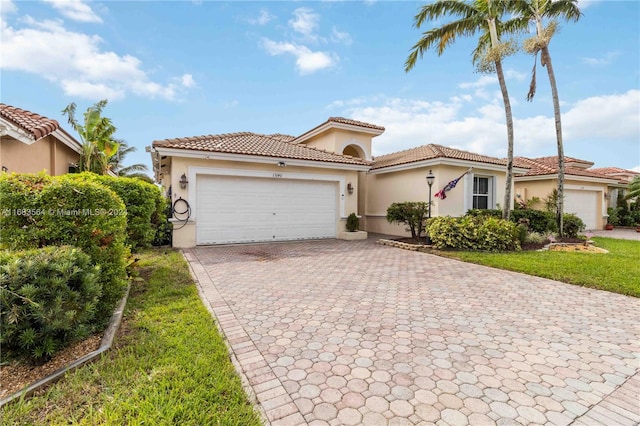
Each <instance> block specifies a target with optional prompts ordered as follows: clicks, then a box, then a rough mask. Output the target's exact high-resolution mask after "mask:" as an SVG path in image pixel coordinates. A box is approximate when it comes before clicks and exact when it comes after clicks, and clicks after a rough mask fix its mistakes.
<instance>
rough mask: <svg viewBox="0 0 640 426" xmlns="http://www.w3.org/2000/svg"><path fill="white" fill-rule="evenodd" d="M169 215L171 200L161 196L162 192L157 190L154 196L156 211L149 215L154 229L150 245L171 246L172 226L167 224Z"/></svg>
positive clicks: (169, 223)
mask: <svg viewBox="0 0 640 426" xmlns="http://www.w3.org/2000/svg"><path fill="white" fill-rule="evenodd" d="M170 215H171V200H169V198H167V197H165V196H164V195H163V194H162V191H160V190H158V195H157V196H156V209H155V211H154V212H153V214H152V215H151V223H152V224H153V226H154V227H155V229H156V233H155V236H154V237H153V241H152V242H151V245H153V246H164V245H171V241H172V240H173V226H172V225H171V222H169V216H170Z"/></svg>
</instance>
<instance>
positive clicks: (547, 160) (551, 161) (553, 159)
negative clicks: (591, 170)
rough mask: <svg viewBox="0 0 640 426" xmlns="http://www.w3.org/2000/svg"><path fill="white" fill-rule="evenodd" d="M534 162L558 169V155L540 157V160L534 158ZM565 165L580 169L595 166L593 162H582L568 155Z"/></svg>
mask: <svg viewBox="0 0 640 426" xmlns="http://www.w3.org/2000/svg"><path fill="white" fill-rule="evenodd" d="M532 160H534V161H536V162H538V163H542V164H546V165H548V166H550V167H556V168H557V167H558V156H557V155H551V156H548V157H538V158H533V159H532ZM564 164H565V165H568V164H576V165H577V166H578V168H583V169H586V168H588V167H591V166H593V162H592V161H587V160H581V159H579V158H574V157H567V156H566V155H565V156H564Z"/></svg>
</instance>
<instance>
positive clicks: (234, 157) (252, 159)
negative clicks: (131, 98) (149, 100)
mask: <svg viewBox="0 0 640 426" xmlns="http://www.w3.org/2000/svg"><path fill="white" fill-rule="evenodd" d="M153 149H154V151H155V152H158V153H159V154H161V155H166V156H172V157H185V158H200V159H205V160H225V161H239V162H245V163H260V164H276V165H277V164H278V163H280V162H285V163H286V165H289V166H302V167H318V168H327V169H345V170H357V171H368V170H369V169H370V168H371V166H370V165H368V164H353V163H339V162H331V161H322V160H303V159H297V158H289V157H283V156H267V155H251V154H234V153H227V152H215V151H200V150H193V149H181V148H165V147H162V146H154V147H153Z"/></svg>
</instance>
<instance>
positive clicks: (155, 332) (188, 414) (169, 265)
mask: <svg viewBox="0 0 640 426" xmlns="http://www.w3.org/2000/svg"><path fill="white" fill-rule="evenodd" d="M140 258H141V259H140V262H139V264H140V270H141V275H142V276H143V277H144V278H145V281H144V282H134V283H133V284H132V289H131V294H130V296H129V302H128V304H127V312H126V314H125V319H124V322H123V325H122V327H124V328H123V330H124V333H123V334H120V335H119V336H118V337H117V340H116V344H115V345H116V347H115V348H113V349H112V350H111V351H109V352H107V354H106V355H105V356H104V357H103V358H102V359H100V360H99V361H97V362H95V363H93V364H90V365H87V366H84V367H82V368H80V369H78V370H76V371H75V372H73V373H71V374H69V375H68V376H67V377H66V378H65V379H64V380H62V381H60V382H58V383H57V384H55V385H54V386H52V387H51V388H49V389H48V390H46V391H44V392H43V393H42V394H41V395H38V396H34V397H32V398H31V399H27V400H26V401H20V402H16V403H12V404H9V405H8V406H7V407H4V408H3V409H2V411H1V412H0V418H2V423H3V424H54V425H55V424H88V425H95V424H113V425H124V424H149V425H162V424H165V425H174V424H180V425H196V424H197V425H204V424H207V425H259V424H260V421H259V417H258V416H257V414H256V413H255V412H254V411H253V408H252V406H251V404H250V403H249V402H248V400H247V397H246V395H245V393H244V392H243V390H242V387H241V383H240V379H239V377H238V376H237V375H236V373H235V371H234V368H233V365H232V364H231V362H230V361H229V357H228V354H227V349H226V347H225V345H224V341H223V340H222V338H221V337H220V335H219V334H218V332H217V330H216V327H215V324H214V322H213V319H212V318H211V316H210V315H209V313H208V311H207V310H206V309H205V308H204V306H203V305H202V303H201V301H200V299H199V297H198V293H197V289H196V287H195V285H194V283H193V281H192V279H191V276H190V275H189V271H188V267H187V264H186V262H185V261H184V259H183V258H182V256H181V255H180V254H179V253H178V252H174V251H171V250H165V251H162V250H149V251H146V252H144V253H142V254H141V255H140Z"/></svg>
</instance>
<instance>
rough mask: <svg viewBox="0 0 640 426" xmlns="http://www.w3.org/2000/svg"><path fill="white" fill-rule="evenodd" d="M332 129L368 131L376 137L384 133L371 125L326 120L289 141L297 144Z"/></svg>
mask: <svg viewBox="0 0 640 426" xmlns="http://www.w3.org/2000/svg"><path fill="white" fill-rule="evenodd" d="M331 129H340V130H351V131H356V132H359V133H368V134H370V135H373V136H374V137H375V136H379V135H381V134H383V133H384V130H383V129H374V128H371V127H364V126H357V125H354V124H346V123H338V122H335V121H325V122H324V123H322V124H320V125H319V126H316V127H314V128H313V129H311V130H309V131H307V132H305V133H303V134H301V135H300V136H298V137H297V138H295V139H293V140H292V141H290V142H289V143H295V144H297V143H302V142H304V141H307V140H309V139H311V138H313V137H314V136H317V135H319V134H321V133H324V132H326V131H328V130H331Z"/></svg>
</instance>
